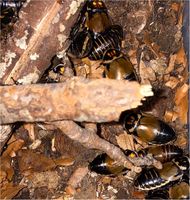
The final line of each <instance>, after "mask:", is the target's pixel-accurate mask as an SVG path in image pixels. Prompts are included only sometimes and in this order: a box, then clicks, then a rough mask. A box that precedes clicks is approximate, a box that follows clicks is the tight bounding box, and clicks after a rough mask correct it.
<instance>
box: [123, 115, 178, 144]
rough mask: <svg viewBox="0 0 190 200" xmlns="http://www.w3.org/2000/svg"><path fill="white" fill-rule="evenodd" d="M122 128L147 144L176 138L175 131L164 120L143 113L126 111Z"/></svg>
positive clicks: (163, 142)
mask: <svg viewBox="0 0 190 200" xmlns="http://www.w3.org/2000/svg"><path fill="white" fill-rule="evenodd" d="M123 125H124V129H125V130H126V131H127V132H128V133H129V134H133V135H134V136H136V137H138V138H139V139H140V140H142V141H143V142H146V143H148V144H166V143H168V142H170V141H172V140H174V139H176V133H175V131H174V130H173V129H172V128H171V127H170V126H169V125H168V124H166V123H165V122H164V121H162V120H160V119H158V118H157V117H155V116H153V115H150V114H145V113H134V112H131V113H127V114H126V116H125V117H124V123H123Z"/></svg>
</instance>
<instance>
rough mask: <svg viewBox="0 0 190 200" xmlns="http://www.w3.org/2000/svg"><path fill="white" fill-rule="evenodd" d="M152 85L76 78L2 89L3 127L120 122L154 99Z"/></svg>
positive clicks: (0, 104)
mask: <svg viewBox="0 0 190 200" xmlns="http://www.w3.org/2000/svg"><path fill="white" fill-rule="evenodd" d="M152 94H153V93H152V91H151V86H150V85H139V84H138V83H137V82H129V81H122V80H121V81H118V80H111V79H97V80H95V79H93V80H90V79H85V78H78V77H73V78H71V79H69V80H67V81H66V82H64V83H58V84H46V85H44V84H37V85H18V86H1V87H0V96H1V102H0V110H1V113H0V124H8V123H13V122H17V121H25V122H35V121H55V120H63V119H70V120H74V121H80V122H83V121H86V122H109V121H117V120H118V119H119V116H120V114H121V112H122V111H124V110H129V109H132V108H136V107H137V106H138V105H141V100H142V99H143V98H144V97H145V96H151V95H152Z"/></svg>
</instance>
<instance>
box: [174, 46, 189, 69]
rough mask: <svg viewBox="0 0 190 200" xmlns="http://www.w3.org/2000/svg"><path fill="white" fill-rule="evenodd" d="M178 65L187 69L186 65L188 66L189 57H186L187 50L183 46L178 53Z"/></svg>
mask: <svg viewBox="0 0 190 200" xmlns="http://www.w3.org/2000/svg"><path fill="white" fill-rule="evenodd" d="M176 63H177V64H182V65H183V67H186V65H187V57H186V54H185V50H184V47H183V46H182V47H181V48H180V50H179V51H178V52H177V56H176Z"/></svg>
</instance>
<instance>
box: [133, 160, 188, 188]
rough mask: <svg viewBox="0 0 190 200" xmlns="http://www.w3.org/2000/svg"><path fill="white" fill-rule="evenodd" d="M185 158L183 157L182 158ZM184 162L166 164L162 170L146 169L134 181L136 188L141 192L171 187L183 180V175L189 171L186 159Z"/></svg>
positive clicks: (174, 161)
mask: <svg viewBox="0 0 190 200" xmlns="http://www.w3.org/2000/svg"><path fill="white" fill-rule="evenodd" d="M182 158H183V157H182ZM182 160H183V162H181V161H180V162H179V160H178V161H176V160H175V159H174V160H173V161H172V162H166V163H164V164H163V168H162V169H156V168H149V169H148V168H145V169H143V171H142V172H141V173H140V174H139V175H138V176H137V178H136V179H135V181H134V186H135V187H136V188H138V189H139V190H147V191H148V190H155V189H158V188H161V187H163V186H171V185H173V184H175V183H176V182H178V181H180V180H182V177H183V174H184V173H185V172H186V171H187V169H188V166H187V163H186V161H185V162H184V160H186V158H183V159H182Z"/></svg>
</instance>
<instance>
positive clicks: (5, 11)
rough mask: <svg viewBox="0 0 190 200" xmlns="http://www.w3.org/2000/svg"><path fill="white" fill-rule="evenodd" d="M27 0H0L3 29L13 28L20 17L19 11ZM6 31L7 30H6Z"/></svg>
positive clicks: (0, 17)
mask: <svg viewBox="0 0 190 200" xmlns="http://www.w3.org/2000/svg"><path fill="white" fill-rule="evenodd" d="M24 2H25V0H23V1H19V0H2V1H0V10H1V15H0V24H1V30H7V29H8V30H11V29H12V25H13V24H14V23H15V22H16V20H17V19H18V13H19V10H20V9H21V7H22V5H23V4H24ZM5 32H6V31H5Z"/></svg>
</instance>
